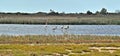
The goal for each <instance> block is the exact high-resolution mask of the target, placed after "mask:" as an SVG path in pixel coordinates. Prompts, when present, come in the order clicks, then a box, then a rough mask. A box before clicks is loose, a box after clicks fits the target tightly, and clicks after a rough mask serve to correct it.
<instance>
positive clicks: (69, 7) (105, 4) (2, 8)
mask: <svg viewBox="0 0 120 56" xmlns="http://www.w3.org/2000/svg"><path fill="white" fill-rule="evenodd" d="M101 8H106V9H108V11H110V12H114V11H115V10H120V0H0V12H39V11H43V12H49V10H50V9H53V10H55V11H58V12H70V13H71V12H86V11H87V10H90V11H92V12H95V11H97V10H101Z"/></svg>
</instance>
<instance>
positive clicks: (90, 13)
mask: <svg viewBox="0 0 120 56" xmlns="http://www.w3.org/2000/svg"><path fill="white" fill-rule="evenodd" d="M0 14H15V15H78V14H80V15H82V14H83V15H99V14H101V15H107V14H120V10H116V11H115V12H114V13H110V12H108V11H107V9H106V8H102V9H101V11H96V12H95V13H93V12H91V11H90V10H88V11H87V12H86V13H65V12H62V13H59V12H56V11H54V10H52V9H50V12H49V13H47V12H37V13H22V12H16V13H11V12H9V13H5V12H0Z"/></svg>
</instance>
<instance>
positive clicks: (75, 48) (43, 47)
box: [0, 35, 120, 56]
mask: <svg viewBox="0 0 120 56" xmlns="http://www.w3.org/2000/svg"><path fill="white" fill-rule="evenodd" d="M0 55H1V56H120V36H93V35H92V36H90V35H26V36H6V35H1V36H0Z"/></svg>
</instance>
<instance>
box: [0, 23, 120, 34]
mask: <svg viewBox="0 0 120 56" xmlns="http://www.w3.org/2000/svg"><path fill="white" fill-rule="evenodd" d="M67 26H69V28H68V29H62V27H64V28H66V27H67ZM56 27H57V28H56ZM53 28H56V29H55V30H53ZM2 34H3V35H63V34H74V35H75V34H76V35H84V34H85V35H120V25H47V27H46V25H22V24H0V35H2Z"/></svg>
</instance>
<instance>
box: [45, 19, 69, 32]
mask: <svg viewBox="0 0 120 56" xmlns="http://www.w3.org/2000/svg"><path fill="white" fill-rule="evenodd" d="M47 25H48V19H47V20H46V22H45V29H46V28H48V26H47ZM57 29H58V27H57V26H55V27H53V28H52V30H53V31H55V30H57ZM61 29H62V30H68V29H69V26H68V25H63V26H61Z"/></svg>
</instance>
